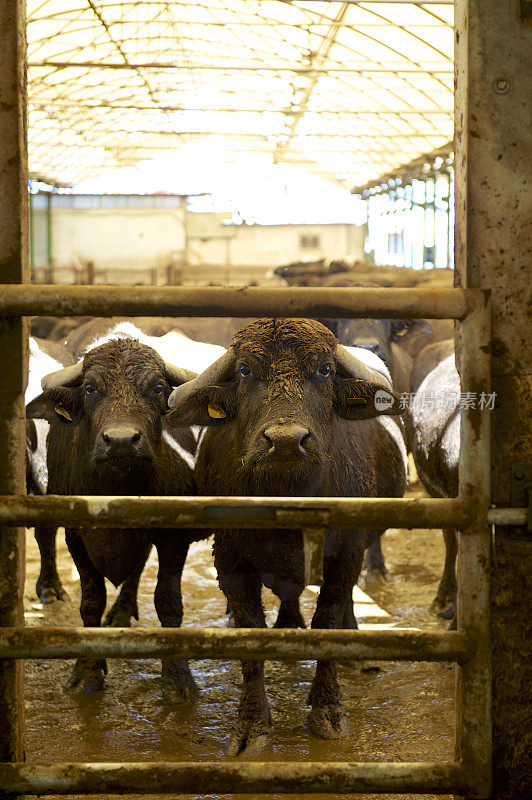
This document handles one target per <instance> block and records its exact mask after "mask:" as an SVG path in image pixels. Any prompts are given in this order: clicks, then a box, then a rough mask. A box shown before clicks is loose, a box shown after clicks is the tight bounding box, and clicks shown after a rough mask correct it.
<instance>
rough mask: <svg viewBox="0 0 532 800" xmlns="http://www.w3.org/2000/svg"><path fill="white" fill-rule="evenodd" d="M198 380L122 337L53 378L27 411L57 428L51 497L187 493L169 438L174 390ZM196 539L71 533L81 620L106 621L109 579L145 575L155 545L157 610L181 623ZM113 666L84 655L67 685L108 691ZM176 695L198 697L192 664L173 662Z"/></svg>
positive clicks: (166, 678) (184, 472)
mask: <svg viewBox="0 0 532 800" xmlns="http://www.w3.org/2000/svg"><path fill="white" fill-rule="evenodd" d="M191 377H194V373H190V372H187V371H186V370H183V369H180V368H177V367H174V366H173V365H171V364H168V363H167V362H165V361H163V359H161V357H160V356H159V355H158V354H157V353H156V352H155V351H154V350H153V349H152V348H150V347H147V346H146V345H143V344H140V343H139V342H138V341H135V340H134V339H120V340H113V341H110V342H108V343H106V344H104V345H101V346H100V347H97V348H95V349H94V350H92V351H91V352H90V353H88V354H87V355H86V356H85V358H84V359H83V361H82V362H79V363H77V364H75V365H73V366H70V367H67V368H66V369H64V370H61V371H60V372H59V373H56V374H52V375H49V376H48V377H47V378H45V380H44V382H43V383H44V387H45V391H44V392H43V393H42V394H41V395H39V396H38V397H36V398H35V399H34V400H32V402H31V403H30V404H29V405H28V407H27V415H28V417H30V418H38V419H45V420H47V421H48V422H49V423H50V425H51V430H50V434H49V437H48V491H49V492H50V493H52V494H78V495H152V494H153V495H186V494H192V493H193V492H194V481H193V473H192V469H191V468H190V465H189V464H187V463H186V460H185V459H184V458H183V457H182V455H181V454H180V453H181V452H183V451H182V447H181V445H180V444H179V442H178V441H176V439H175V438H174V437H173V436H172V435H171V433H170V432H169V430H168V428H167V425H166V422H165V414H166V412H167V410H168V407H167V400H168V397H169V396H170V393H171V391H172V388H173V387H175V386H176V385H179V384H181V383H182V382H183V381H186V380H188V379H190V378H191ZM195 538H201V535H200V536H199V537H196V536H194V535H193V534H192V533H191V532H186V533H183V532H172V531H164V530H151V531H145V530H127V531H126V530H120V529H118V530H108V529H96V530H90V529H74V528H67V529H66V541H67V545H68V548H69V550H70V553H71V554H72V557H73V559H74V562H75V564H76V567H77V569H78V572H79V574H80V578H81V593H82V597H81V608H80V611H81V617H82V620H83V624H84V625H85V626H96V627H98V626H99V625H100V624H101V620H102V615H103V612H104V610H105V603H106V591H105V582H104V577H107V578H108V579H109V580H111V581H112V582H113V583H114V585H115V586H119V585H120V584H121V583H123V582H124V581H126V580H127V579H128V577H131V576H132V575H133V576H135V575H137V574H138V573H139V569H142V566H143V564H144V561H145V559H146V556H147V553H148V551H149V549H150V547H151V545H152V544H155V546H156V547H157V551H158V555H159V574H158V579H157V587H156V590H155V607H156V610H157V615H158V617H159V620H160V622H161V624H162V625H163V626H167V627H168V626H170V627H176V626H179V625H180V624H181V619H182V615H183V606H182V600H181V589H180V581H181V573H182V569H183V565H184V563H185V558H186V555H187V551H188V546H189V543H190V542H191V541H194V539H195ZM104 672H106V664H105V661H103V660H91V659H83V658H80V659H78V661H77V662H76V665H75V667H74V670H73V672H72V675H71V677H70V679H69V682H68V684H67V688H76V689H77V690H81V691H94V690H97V689H100V688H101V686H102V685H103V675H104ZM162 676H163V688H164V691H165V693H166V694H167V696H168V697H169V698H173V699H183V698H185V699H186V698H189V697H190V696H191V695H192V694H193V692H194V691H195V688H196V687H195V683H194V679H193V678H192V674H191V673H190V670H189V667H188V664H187V662H185V661H178V660H175V659H174V660H171V659H163V669H162Z"/></svg>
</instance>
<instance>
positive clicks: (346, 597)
mask: <svg viewBox="0 0 532 800" xmlns="http://www.w3.org/2000/svg"><path fill="white" fill-rule="evenodd" d="M200 323H201V324H200ZM201 325H203V331H202V330H201ZM214 329H216V335H212V332H213V330H214ZM220 331H222V333H220ZM187 334H188V335H187ZM452 335H453V334H452V323H451V322H447V321H445V322H441V321H439V322H434V323H431V322H428V321H426V320H399V321H390V320H376V319H354V320H321V321H318V320H307V319H258V320H251V321H248V322H246V323H245V324H244V325H242V321H241V320H239V321H236V320H227V322H226V327H222V328H221V327H220V324H219V321H214V322H213V321H209V320H186V319H180V320H175V319H170V318H165V319H158V318H138V319H136V320H125V319H116V318H113V319H101V318H100V319H87V318H85V319H81V318H78V319H75V320H74V319H73V320H54V319H52V318H35V319H34V320H33V321H32V335H31V338H30V370H29V383H28V389H27V392H26V403H27V408H26V413H27V423H26V434H27V436H26V438H27V442H26V452H27V480H28V491H31V492H34V493H42V494H45V493H49V494H74V495H194V494H197V495H261V496H265V495H273V496H275V495H281V496H303V497H304V496H309V497H312V496H325V497H335V496H336V497H402V496H403V494H404V492H405V489H406V485H407V472H408V460H407V457H408V453H409V452H410V453H412V456H413V459H414V462H415V466H416V470H417V473H418V476H419V479H420V480H421V481H422V483H423V485H424V487H425V488H426V490H427V491H428V492H429V494H430V495H431V496H434V497H444V496H454V495H455V494H456V491H457V472H458V454H459V447H460V434H459V414H458V398H459V391H460V384H459V378H458V374H457V372H456V369H455V365H454V344H453V340H452V338H451V337H452ZM191 336H193V337H194V338H190V337H191ZM197 339H203V341H197ZM416 392H417V394H416ZM450 392H455V393H456V392H457V393H458V394H457V395H456V401H455V402H454V404H453V403H445V404H440V403H435V404H434V403H433V404H430V405H427V404H425V403H423V402H421V401H420V398H422V397H423V396H424V394H425V393H430V394H431V395H432V396H434V395H436V396H439V395H442V393H450ZM382 393H384V396H385V397H386V398H387V401H386V402H385V403H379V402H376V395H377V396H378V395H379V394H380V395H382ZM405 398H411V399H412V402H406V401H404V399H405ZM382 533H383V530H382V529H375V530H351V531H340V530H328V531H327V534H326V542H325V555H324V570H323V577H324V582H323V586H322V587H321V590H320V592H319V595H318V600H317V605H316V611H315V613H314V616H313V619H312V627H313V628H342V627H349V628H355V627H356V619H355V617H354V614H353V604H352V591H353V586H354V585H355V584H356V582H357V580H358V578H359V575H360V572H361V569H362V566H363V561H364V556H365V553H366V562H367V564H368V565H369V568H370V569H373V570H376V571H379V572H381V573H382V574H385V573H386V566H385V564H384V560H383V557H382V553H381V551H380V544H379V540H380V536H381V534H382ZM65 534H66V542H67V545H68V549H69V551H70V553H71V555H72V558H73V560H74V562H75V565H76V567H77V570H78V572H79V575H80V581H81V607H80V611H81V617H82V620H83V624H84V625H85V626H100V625H101V624H110V625H115V626H119V627H122V626H128V625H129V624H130V620H131V618H132V617H134V618H138V609H137V587H138V582H139V579H140V576H141V573H142V570H143V567H144V564H145V562H146V560H147V558H148V555H149V553H150V550H151V547H152V545H155V547H156V548H157V553H158V562H159V568H158V569H159V571H158V577H157V585H156V589H155V597H154V601H155V608H156V611H157V615H158V617H159V620H160V622H161V625H162V626H165V627H176V626H179V625H180V624H181V621H182V616H183V605H182V597H181V575H182V571H183V567H184V564H185V559H186V556H187V551H188V547H189V544H190V543H191V542H192V541H194V540H197V539H199V538H204V537H206V536H207V535H212V534H214V545H213V552H214V559H215V567H216V570H217V574H218V580H219V584H220V588H221V589H222V590H223V592H224V594H225V595H226V597H227V601H228V610H229V609H230V611H231V616H232V618H233V619H234V624H235V626H236V627H245V628H264V627H265V626H266V623H265V618H264V611H263V607H262V602H261V588H262V586H263V585H265V586H267V587H269V588H270V589H271V590H272V591H273V592H274V593H275V594H276V595H277V596H278V598H279V600H280V606H279V614H278V618H277V622H276V626H277V627H304V623H303V619H302V616H301V613H300V610H299V596H300V594H301V592H302V591H303V589H304V557H303V544H302V536H301V532H300V531H298V530H293V531H286V532H284V533H283V534H282V535H279V533H278V532H276V531H275V530H271V531H268V530H260V531H256V530H236V529H233V530H231V529H224V530H217V531H206V532H204V531H201V530H197V531H184V532H181V533H180V534H179V535H175V534H173V532H172V531H167V530H162V529H161V530H157V529H154V530H140V529H139V530H119V529H113V530H112V531H110V530H108V529H107V530H105V529H97V530H91V529H86V530H85V529H82V528H66V530H65ZM444 535H445V541H446V563H445V567H444V570H443V577H442V581H441V583H440V586H439V588H438V593H437V596H436V600H435V605H436V606H437V607H438V610H439V611H440V613H441V614H442V615H445V616H446V617H447V618H449V619H452V618H453V616H454V611H455V597H456V580H455V563H454V562H455V556H456V545H455V531H454V530H448V531H444ZM35 536H36V539H37V542H38V544H39V549H40V553H41V573H40V576H39V579H38V583H37V593H38V596H39V598H40V599H41V601H42V602H43V603H48V602H52V601H54V600H64V599H66V593H65V592H64V589H63V587H62V585H61V581H60V578H59V575H58V573H57V569H56V560H55V537H56V530H55V528H52V527H50V526H44V525H41V526H37V528H36V530H35ZM366 551H367V552H366ZM104 578H108V579H109V580H110V581H112V583H113V584H114V585H115V586H117V587H118V586H120V587H121V588H120V594H119V596H118V598H117V600H116V602H115V604H114V606H113V607H112V608H111V610H110V611H109V612H108V614H107V616H106V617H105V619H103V617H104V613H105V607H106V589H105V581H104ZM451 624H453V623H452V622H451ZM106 669H107V668H106V663H105V661H103V660H91V659H78V660H77V662H76V664H75V666H74V669H73V671H72V674H71V676H70V678H69V681H68V684H67V688H68V689H70V690H72V691H82V692H90V691H95V690H98V689H100V688H101V687H102V685H103V681H104V674H105V673H106ZM242 672H243V688H242V694H241V700H240V705H239V710H238V719H237V721H236V723H235V725H234V728H233V733H232V735H231V738H230V741H229V743H228V753H229V754H231V755H239V754H241V753H257V752H260V751H261V750H263V749H264V748H265V747H267V746H268V743H269V736H270V728H271V719H270V712H269V705H268V699H267V695H266V691H265V687H264V673H263V663H262V662H261V661H258V660H256V661H253V660H246V661H244V662H242ZM162 686H163V693H164V696H165V698H167V699H168V700H169V701H170V702H186V701H190V700H191V699H193V697H194V695H195V694H196V693H197V687H196V684H195V681H194V678H193V675H192V672H191V671H190V669H189V666H188V663H187V662H186V661H183V660H176V659H171V658H166V659H164V660H163V664H162ZM309 705H310V707H311V710H310V715H309V725H310V729H311V731H312V732H313V733H314V734H315V735H316V736H318V737H321V738H325V739H328V738H337V737H339V736H341V735H342V733H343V731H344V730H345V719H344V714H343V711H342V704H341V698H340V692H339V687H338V681H337V675H336V666H335V663H334V662H333V661H319V662H318V664H317V668H316V672H315V676H314V680H313V683H312V687H311V691H310V695H309Z"/></svg>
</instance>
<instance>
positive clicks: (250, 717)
mask: <svg viewBox="0 0 532 800" xmlns="http://www.w3.org/2000/svg"><path fill="white" fill-rule="evenodd" d="M219 581H220V588H221V589H222V591H223V592H224V594H225V596H226V597H227V599H228V600H229V602H230V604H231V608H232V609H233V615H234V619H235V627H237V628H265V627H266V620H265V618H264V610H263V608H262V601H261V589H262V582H261V579H260V577H259V575H258V574H257V572H256V571H255V570H254V569H253V568H249V569H246V568H245V567H240V568H237V569H236V570H235V571H234V572H232V573H231V574H229V575H228V574H223V573H222V574H220V573H219ZM241 666H242V676H243V679H244V683H243V687H242V695H241V697H240V703H239V706H238V720H237V723H236V726H235V730H234V731H233V733H232V734H231V736H230V738H229V741H228V743H227V748H226V753H227V755H229V756H233V757H235V756H238V755H241V754H245V755H257V754H259V753H261V752H262V751H263V750H265V749H266V747H268V745H269V743H270V729H271V724H272V723H271V716H270V708H269V705H268V699H267V697H266V691H265V688H264V662H263V661H251V660H245V661H242V662H241Z"/></svg>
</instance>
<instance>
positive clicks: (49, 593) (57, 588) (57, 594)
mask: <svg viewBox="0 0 532 800" xmlns="http://www.w3.org/2000/svg"><path fill="white" fill-rule="evenodd" d="M35 589H36V592H37V597H38V598H39V600H40V601H41V603H42V604H43V606H46V605H48V604H49V603H55V602H56V600H62V601H66V600H70V598H69V596H68V594H67V592H65V590H64V589H63V584H62V583H61V580H60V579H59V578H52V580H49V581H46V582H45V581H42V580H41V579H40V578H39V580H38V581H37V585H36V587H35Z"/></svg>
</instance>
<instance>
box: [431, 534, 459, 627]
mask: <svg viewBox="0 0 532 800" xmlns="http://www.w3.org/2000/svg"><path fill="white" fill-rule="evenodd" d="M456 536H457V534H456V531H455V529H454V528H445V529H444V531H443V540H444V542H445V564H444V566H443V575H442V578H441V581H440V585H439V586H438V592H437V594H436V597H435V598H434V600H433V602H432V606H431V608H432V610H433V611H437V612H438V616H440V617H443V619H450V620H453V619H454V618H455V617H456V589H457V587H456V554H457V552H458V541H457V538H456Z"/></svg>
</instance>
